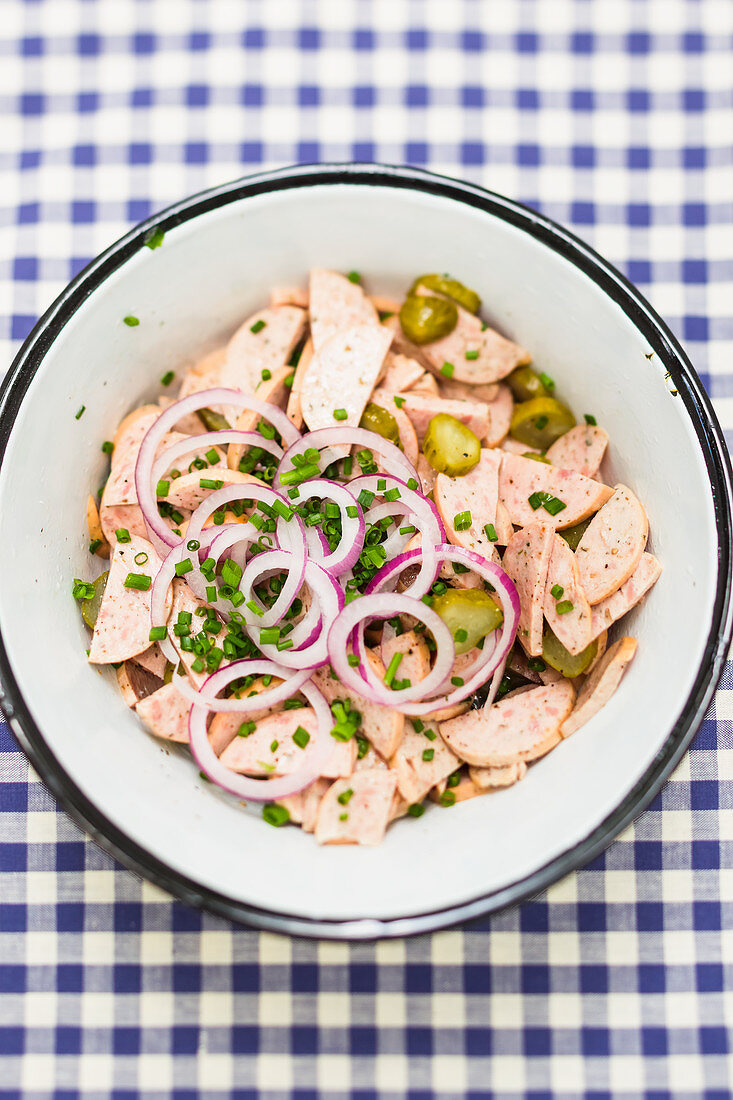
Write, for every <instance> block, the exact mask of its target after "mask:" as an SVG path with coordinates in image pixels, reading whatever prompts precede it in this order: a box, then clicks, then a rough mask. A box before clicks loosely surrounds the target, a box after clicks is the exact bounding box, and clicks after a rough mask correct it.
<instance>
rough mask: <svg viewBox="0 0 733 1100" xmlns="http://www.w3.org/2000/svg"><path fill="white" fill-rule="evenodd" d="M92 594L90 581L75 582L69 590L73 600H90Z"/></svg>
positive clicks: (93, 590) (92, 589)
mask: <svg viewBox="0 0 733 1100" xmlns="http://www.w3.org/2000/svg"><path fill="white" fill-rule="evenodd" d="M94 593H95V588H94V585H93V584H92V582H91V581H80V580H75V581H74V584H73V586H72V589H71V594H72V596H73V597H74V599H75V600H91V598H92V597H93V596H94Z"/></svg>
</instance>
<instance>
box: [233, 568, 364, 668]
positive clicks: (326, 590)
mask: <svg viewBox="0 0 733 1100" xmlns="http://www.w3.org/2000/svg"><path fill="white" fill-rule="evenodd" d="M305 583H306V584H307V586H308V588H309V590H310V593H311V600H312V603H311V607H310V608H309V611H308V614H307V615H306V617H305V618H304V619H303V620H302V621H301V622H299V623H298V624H297V626H295V627H294V629H293V631H292V632H291V633H290V634H288V636H287V639H284V640H287V641H292V643H293V648H292V649H284V650H282V652H281V651H280V650H278V648H277V646H276V645H269V644H268V645H262V644H261V643H260V641H259V640H258V638H256V637H253V641H254V642H255V645H257V646H258V647H259V649H260V650H261V651H262V653H263V655H264V656H265V657H270V658H271V659H272V660H273V661H275V660H277V661H279V662H280V664H281V665H285V666H287V667H288V668H297V669H303V668H308V669H311V670H312V669H314V668H319V667H320V666H321V665H325V664H327V663H328V660H329V647H328V624H329V623H332V622H334V620H335V621H338V618H339V612H340V611H341V609H342V608H343V606H344V593H343V590H342V588H341V586H340V585H339V583H338V581H337V580H336V578H335V577H333V576H332V575H331V574H330V573H329V572H328V570H326V569H323V568H322V567H321V566H320V565H318V564H317V563H316V562H314V561H309V562H308V563H307V564H306V567H305ZM314 613H315V614H317V616H318V620H319V629H318V633H317V635H316V636H315V637H313V629H314V628H313V618H312V616H313V615H314ZM250 633H252V631H250Z"/></svg>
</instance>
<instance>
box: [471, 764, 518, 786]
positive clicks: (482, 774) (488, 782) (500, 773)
mask: <svg viewBox="0 0 733 1100" xmlns="http://www.w3.org/2000/svg"><path fill="white" fill-rule="evenodd" d="M468 774H469V775H470V777H471V779H472V780H473V782H474V783H475V784H476V786H477V787H478V788H479V789H480V790H482V791H489V790H497V789H498V788H499V787H513V786H514V784H515V783H518V782H519V780H520V779H524V777H525V775H526V774H527V765H526V764H525V762H524V761H523V760H517V761H516V762H515V763H514V764H506V765H504V767H503V768H469V769H468Z"/></svg>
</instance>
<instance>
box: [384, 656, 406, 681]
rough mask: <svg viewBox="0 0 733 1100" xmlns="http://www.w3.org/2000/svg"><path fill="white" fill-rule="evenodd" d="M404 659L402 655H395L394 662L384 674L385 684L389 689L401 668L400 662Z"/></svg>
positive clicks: (391, 662) (392, 661) (390, 663)
mask: <svg viewBox="0 0 733 1100" xmlns="http://www.w3.org/2000/svg"><path fill="white" fill-rule="evenodd" d="M402 657H403V654H402V653H394V654H393V655H392V660H391V661H390V662H389V667H388V669H387V671H386V672H385V674H384V682H385V684H386V685H387V687H389V686H390V685H391V683H392V681H393V680H394V678H395V674H396V672H397V669H398V668H399V667H400V661H401V660H402Z"/></svg>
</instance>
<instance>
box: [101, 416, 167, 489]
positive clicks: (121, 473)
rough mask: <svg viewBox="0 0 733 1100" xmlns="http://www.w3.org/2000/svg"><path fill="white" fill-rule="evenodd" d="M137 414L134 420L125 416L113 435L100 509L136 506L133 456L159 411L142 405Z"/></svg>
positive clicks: (135, 454)
mask: <svg viewBox="0 0 733 1100" xmlns="http://www.w3.org/2000/svg"><path fill="white" fill-rule="evenodd" d="M137 412H138V413H139V415H137V416H136V415H135V414H134V413H131V414H130V415H129V416H126V417H125V419H124V420H123V421H122V424H121V425H120V427H119V428H118V429H117V432H116V433H115V439H114V450H113V451H112V462H111V468H110V473H109V477H108V478H107V483H106V484H105V486H104V491H103V493H102V507H103V508H104V507H106V506H107V505H114V504H137V491H136V489H135V466H136V464H137V456H138V453H139V451H140V445H141V443H142V441H143V438H144V436H145V434H146V433H147V431H148V429H149V428H151V427H152V425H153V424H154V423H155V421H156V420H157V419H158V417H159V416H160V414H161V412H162V410H161V409H160V408H158V406H157V405H143V406H142V408H141V409H139V410H137ZM125 424H126V425H127V427H124V425H125Z"/></svg>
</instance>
